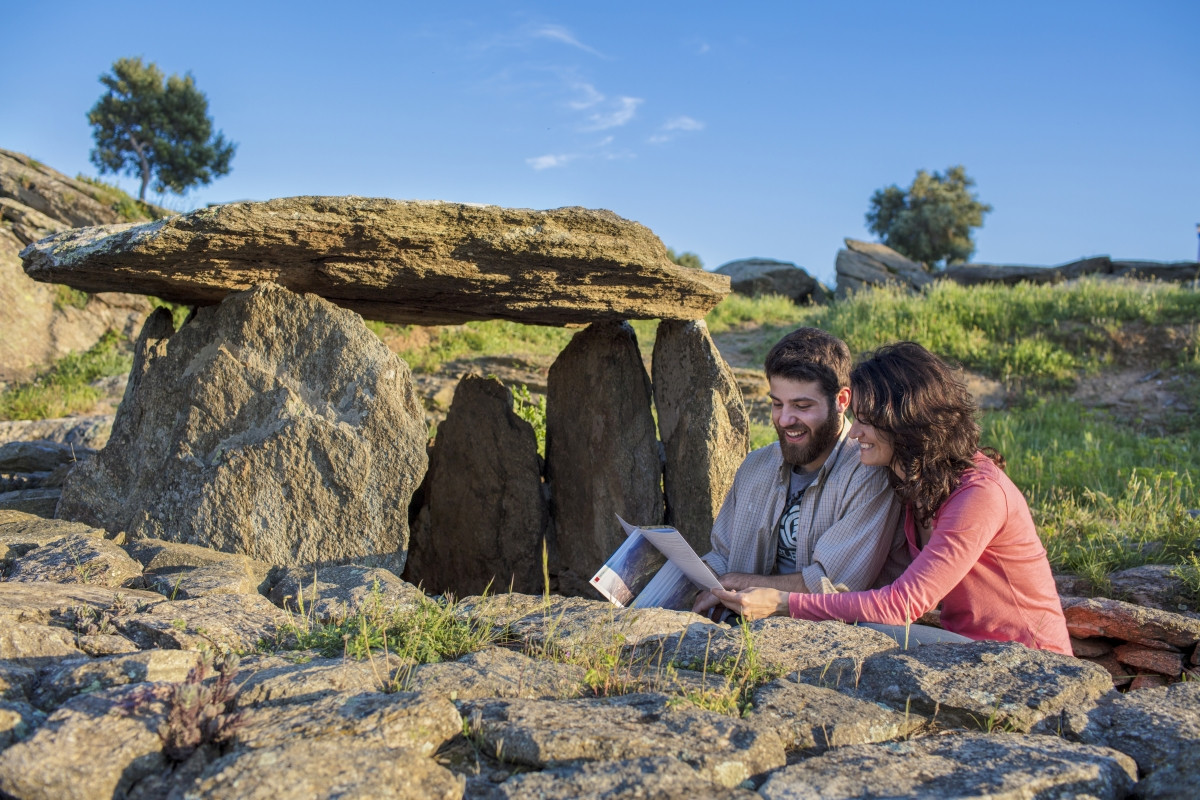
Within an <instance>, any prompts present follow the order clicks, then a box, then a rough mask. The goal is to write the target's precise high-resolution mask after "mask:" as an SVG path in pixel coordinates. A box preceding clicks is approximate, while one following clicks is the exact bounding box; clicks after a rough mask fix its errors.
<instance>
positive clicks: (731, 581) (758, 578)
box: [719, 572, 766, 592]
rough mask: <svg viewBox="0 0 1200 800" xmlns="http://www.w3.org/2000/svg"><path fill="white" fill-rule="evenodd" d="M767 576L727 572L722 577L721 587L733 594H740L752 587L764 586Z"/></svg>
mask: <svg viewBox="0 0 1200 800" xmlns="http://www.w3.org/2000/svg"><path fill="white" fill-rule="evenodd" d="M765 577H766V576H765V575H753V574H751V573H749V572H726V573H725V574H724V575H722V576H720V578H719V580H720V581H721V585H722V586H724V587H725V588H726V589H727V590H729V591H731V592H740V591H741V590H743V589H749V588H750V587H752V586H762V585H763V578H765Z"/></svg>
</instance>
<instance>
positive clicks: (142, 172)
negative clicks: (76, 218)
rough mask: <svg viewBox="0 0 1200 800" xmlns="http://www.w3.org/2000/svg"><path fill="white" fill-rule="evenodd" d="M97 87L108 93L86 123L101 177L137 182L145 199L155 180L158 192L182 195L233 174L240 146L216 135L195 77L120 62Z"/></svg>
mask: <svg viewBox="0 0 1200 800" xmlns="http://www.w3.org/2000/svg"><path fill="white" fill-rule="evenodd" d="M100 82H101V83H102V84H104V85H105V86H106V87H108V91H107V92H105V93H104V95H103V96H102V97H101V98H100V99H99V100H97V101H96V105H94V106H92V110H91V111H89V112H88V115H87V118H88V122H89V123H91V125H92V136H93V137H95V140H96V147H95V148H94V149H93V150H92V152H91V159H92V163H93V164H95V165H96V167H97V168H98V169H99V170H100V172H101V174H103V173H105V172H114V173H116V172H122V171H124V173H125V174H126V175H131V176H138V177H140V178H141V181H142V187H141V190H140V191H139V192H138V199H139V200H141V201H143V202H144V201H145V200H146V187H147V186H149V185H150V180H151V179H152V178H153V179H154V190H155V191H156V192H164V191H167V190H170V191H172V192H174V193H175V194H183V193H184V192H186V191H187V190H188V189H189V188H191V187H192V186H195V185H197V184H207V183H211V182H212V180H213V179H214V178H219V177H221V176H222V175H228V174H229V169H230V166H229V163H230V161H232V160H233V154H234V151H235V150H236V149H237V145H236V144H234V143H233V142H227V141H226V140H225V136H224V135H223V134H222V133H221V132H220V131H217V133H216V134H213V123H212V118H211V117H209V116H208V98H207V97H206V96H205V95H204V93H203V92H201V91H200V90H199V89H197V88H196V82H195V80H194V79H193V78H192V75H191V73H188V74H186V75H184V76H183V77H182V78H181V77H179V76H178V75H172V76H171V77H169V78H166V79H164V77H163V73H162V71H161V70H159V68H158V66H157V65H156V64H155V63H154V62H150V63H149V64H143V63H142V59H141V58H140V57H138V58H121V59H117V61H116V62H114V63H113V65H112V72H111V73H108V74H105V75H101V76H100Z"/></svg>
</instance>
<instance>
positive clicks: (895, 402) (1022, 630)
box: [715, 342, 1071, 655]
mask: <svg viewBox="0 0 1200 800" xmlns="http://www.w3.org/2000/svg"><path fill="white" fill-rule="evenodd" d="M850 388H851V392H852V406H853V409H854V424H853V425H852V426H851V428H850V437H851V438H852V439H856V440H857V441H858V446H859V451H858V452H859V458H860V459H861V460H862V463H864V464H869V465H874V466H882V467H889V468H890V469H891V474H890V475H889V478H890V479H891V482H892V486H893V487H894V488H895V490H896V494H897V496H898V497H899V498H900V500H901V502H902V503H903V504H904V505H905V507H906V510H905V520H904V525H905V535H906V536H907V538H908V548H909V552H910V553H911V554H912V556H913V562H912V564H911V565H910V566H909V567H908V569H907V570H905V572H904V574H902V575H901V576H900V577H899V578H897V579H896V581H895V582H894V583H892V584H891V585H890V586H885V587H884V588H882V589H876V590H873V591H866V592H843V593H841V594H801V593H791V594H789V593H788V592H782V591H779V590H776V589H762V588H758V589H747V590H745V591H741V592H728V591H720V590H718V591H717V592H715V594H716V595H717V597H718V598H719V599H720V600H721V602H722V603H723V604H725V605H726V606H728V607H729V608H731V609H733V610H735V611H738V612H740V613H741V614H742V615H743V616H745V617H748V618H751V619H755V618H758V617H763V616H768V615H771V614H789V613H790V614H791V615H792V616H793V617H799V618H801V619H811V620H821V619H839V620H843V621H845V622H863V623H883V624H884V625H897V626H908V624H909V623H911V622H912V621H913V620H916V619H917V618H918V617H920V616H921V615H922V614H924V613H925V612H926V611H929V610H930V609H932V608H934V607H936V606H937V604H938V603H939V602H940V603H941V604H942V614H941V624H942V627H943V628H944V629H945V630H947V631H951V632H953V633H957V634H960V635H961V636H963V637H966V639H995V640H1000V641H1015V642H1021V643H1022V644H1025V645H1027V646H1029V647H1033V648H1039V649H1045V650H1053V651H1055V652H1059V653H1064V654H1067V655H1071V645H1070V640H1069V638H1068V635H1067V625H1066V620H1065V619H1064V618H1063V613H1062V605H1061V604H1060V602H1059V599H1058V592H1057V591H1056V589H1055V586H1054V578H1053V576H1052V575H1051V574H1050V563H1049V561H1047V559H1046V550H1045V548H1044V547H1042V543H1041V541H1040V540H1039V539H1038V536H1037V531H1036V529H1035V528H1034V525H1033V518H1032V517H1031V516H1030V514H1029V506H1028V504H1026V502H1025V498H1024V497H1023V496H1022V495H1021V492H1020V490H1018V489H1017V487H1016V486H1015V485H1014V484H1013V482H1012V481H1011V480H1009V478H1008V476H1007V475H1005V474H1004V470H1003V467H1004V459H1003V458H1002V457H1001V456H1000V454H999V453H996V452H995V451H994V450H991V449H990V448H989V449H987V450H986V451H980V450H979V425H978V423H977V422H976V421H975V417H976V409H975V401H974V399H973V398H972V397H971V395H970V393H969V392H968V391H967V388H966V385H965V384H964V383H963V382H962V380H961V379H960V378H959V377H958V376H957V375H956V374H955V372H954V371H953V370H951V368H950V367H949V366H947V365H946V363H945V362H943V361H942V360H941V359H939V358H938V357H937V356H935V355H933V354H932V353H930V352H929V351H928V350H926V349H925V348H923V347H921V346H920V345H918V344H916V343H914V342H900V343H898V344H894V345H890V346H888V347H882V348H880V349H879V350H877V351H875V352H874V353H873V354H872V355H870V356H869V357H867V358H866V359H865V360H864V361H862V362H860V363H859V364H858V365H857V366H855V367H854V369H853V371H852V372H851V374H850ZM952 638H954V639H956V640H959V641H962V640H961V639H958V638H957V637H952Z"/></svg>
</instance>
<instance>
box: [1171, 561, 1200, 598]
mask: <svg viewBox="0 0 1200 800" xmlns="http://www.w3.org/2000/svg"><path fill="white" fill-rule="evenodd" d="M1171 575H1172V576H1173V577H1176V578H1178V579H1179V580H1181V581H1182V582H1183V588H1184V591H1186V592H1187V593H1188V599H1189V600H1191V601H1192V602H1193V603H1196V604H1197V605H1200V556H1197V554H1196V553H1192V554H1190V555H1188V556H1187V557H1186V558H1185V559H1184V560H1183V563H1182V564H1180V565H1179V566H1177V567H1175V569H1173V570H1171Z"/></svg>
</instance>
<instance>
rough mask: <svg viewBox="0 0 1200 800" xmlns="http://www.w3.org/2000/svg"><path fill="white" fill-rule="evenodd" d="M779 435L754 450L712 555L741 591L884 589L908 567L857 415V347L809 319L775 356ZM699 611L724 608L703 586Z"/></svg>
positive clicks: (889, 494) (893, 510) (717, 527)
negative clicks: (861, 449) (850, 413)
mask: <svg viewBox="0 0 1200 800" xmlns="http://www.w3.org/2000/svg"><path fill="white" fill-rule="evenodd" d="M766 372H767V381H768V382H769V383H770V386H771V391H770V397H771V422H773V423H774V425H775V431H776V433H778V434H779V441H778V442H773V443H771V444H769V445H767V446H766V447H762V448H759V449H758V450H755V451H753V452H752V453H750V455H748V456H746V460H745V461H743V462H742V465H741V467H739V468H738V471H737V475H736V477H735V478H734V480H733V486H732V487H731V488H730V490H729V494H728V495H726V497H725V502H724V503H723V504H722V505H721V511H720V513H719V514H718V515H717V519H716V521H715V522H714V523H713V530H712V548H713V549H712V551H711V552H709V553H708V554H707V555H705V556H703V558H704V561H705V562H707V563H708V565H709V566H710V567H712V569H713V571H715V572H716V573H717V575H718V576H719V577H720V580H721V585H722V586H724V587H725V588H726V589H729V590H731V591H740V590H742V589H748V588H750V587H752V586H766V587H771V588H775V589H782V590H784V591H788V592H809V593H816V592H837V591H859V590H862V589H872V588H878V587H880V586H885V585H887V584H889V583H891V582H892V581H893V580H894V579H895V578H897V577H899V575H900V573H901V572H903V571H904V568H905V567H906V566H908V563H909V557H908V548H907V546H906V543H905V540H904V529H903V526H902V525H901V524H900V520H901V515H900V510H901V509H900V504H899V503H898V502H897V500H896V497H895V493H894V492H893V491H892V488H891V486H890V485H889V483H888V477H887V469H886V468H885V467H869V466H864V465H863V464H862V463H861V462H860V461H859V458H858V445H857V443H855V442H854V441H852V440H851V439H850V438H849V437H848V436H847V434H848V433H849V431H850V423H849V422H848V421H847V420H846V409H848V408H849V407H850V348H848V347H847V346H846V343H845V342H843V341H842V340H841V339H839V338H837V337H836V336H833V335H831V334H829V333H826V332H825V331H822V330H818V329H817V328H799V329H797V330H795V331H792V332H791V333H789V334H788V335H787V336H785V337H783V338H782V339H781V340H779V342H778V343H777V344H776V345H775V346H774V347H773V348H771V352H770V353H769V354H768V355H767V361H766ZM693 610H694V611H696V612H699V613H707V612H710V611H715V612H721V611H723V609H721V608H718V601H717V599H716V597H714V596H713V594H712V593H711V592H709V591H703V592H701V593H700V595H699V596H698V597H697V598H696V602H695V606H694V607H693Z"/></svg>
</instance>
